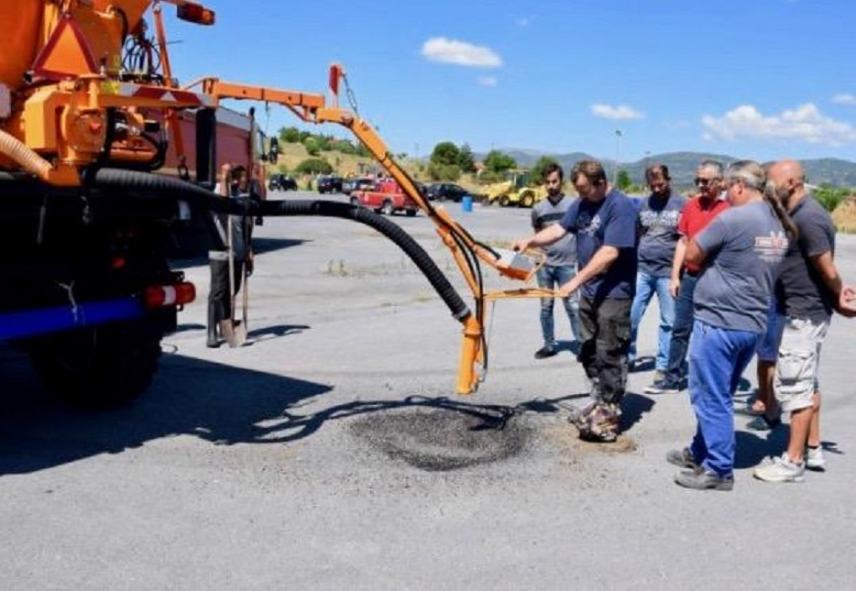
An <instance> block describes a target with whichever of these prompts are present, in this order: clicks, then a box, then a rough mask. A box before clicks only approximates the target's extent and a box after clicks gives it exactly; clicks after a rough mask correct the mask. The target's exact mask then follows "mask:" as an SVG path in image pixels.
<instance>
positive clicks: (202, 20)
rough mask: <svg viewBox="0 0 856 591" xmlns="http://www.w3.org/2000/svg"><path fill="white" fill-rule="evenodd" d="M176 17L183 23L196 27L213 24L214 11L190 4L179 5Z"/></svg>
mask: <svg viewBox="0 0 856 591" xmlns="http://www.w3.org/2000/svg"><path fill="white" fill-rule="evenodd" d="M177 16H178V18H180V19H181V20H183V21H187V22H190V23H196V24H198V25H213V24H214V11H213V10H210V9H208V8H205V7H204V6H202V5H200V4H194V3H192V2H188V3H186V4H181V5H179V7H178V14H177Z"/></svg>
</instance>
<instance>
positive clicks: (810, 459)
mask: <svg viewBox="0 0 856 591" xmlns="http://www.w3.org/2000/svg"><path fill="white" fill-rule="evenodd" d="M805 467H806V468H808V469H809V470H817V471H818V472H823V471H824V470H825V469H826V458H824V457H823V450H822V449H821V448H820V446H817V447H815V448H811V447H808V448H806V453H805Z"/></svg>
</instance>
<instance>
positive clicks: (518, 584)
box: [0, 193, 856, 590]
mask: <svg viewBox="0 0 856 591" xmlns="http://www.w3.org/2000/svg"><path fill="white" fill-rule="evenodd" d="M285 196H286V197H287V198H296V196H295V194H294V193H288V194H286V195H285ZM449 207H450V209H453V210H454V212H455V214H456V215H457V216H458V217H459V219H461V220H463V221H464V223H465V224H466V226H467V227H468V228H469V229H470V230H471V231H472V232H473V233H474V234H475V235H476V236H477V237H479V238H481V239H483V240H486V241H489V242H492V243H500V242H503V241H509V240H511V239H513V238H516V237H519V236H521V235H524V234H525V233H527V232H528V223H529V222H528V219H529V218H528V216H529V212H528V211H527V210H504V209H498V208H485V207H481V206H476V209H475V211H474V212H473V213H472V214H461V213H459V207H458V206H457V205H454V204H450V205H449ZM395 220H396V221H397V222H398V223H400V225H401V226H402V227H404V228H405V229H406V230H407V231H409V232H410V233H411V234H412V235H413V236H414V237H415V238H416V239H417V240H419V241H420V242H421V243H422V245H423V246H424V247H425V248H426V249H427V250H428V251H429V253H430V254H431V255H432V256H433V257H434V258H435V260H436V261H437V262H438V264H439V265H440V267H441V268H442V269H444V270H446V272H447V274H448V275H449V277H450V279H452V281H453V282H454V283H455V284H456V285H457V286H458V287H459V288H460V289H461V290H462V293H465V292H464V291H463V289H464V286H463V284H462V282H461V281H460V278H459V277H458V276H457V274H456V272H455V269H454V268H453V267H452V265H451V261H450V259H449V257H448V255H447V253H446V251H445V249H444V248H443V247H442V245H441V244H440V241H439V239H438V238H437V236H436V234H435V233H434V231H433V228H432V226H431V224H430V223H429V222H428V220H427V219H426V218H425V217H424V216H419V217H416V218H412V219H411V218H405V217H403V216H400V217H399V216H396V218H395ZM257 246H258V249H259V251H260V254H259V255H258V258H257V261H256V274H255V276H254V277H253V278H252V279H251V284H250V289H251V297H252V310H251V317H250V323H249V327H250V330H251V335H252V337H253V338H252V344H251V345H250V346H245V347H243V348H240V349H228V348H225V347H223V348H220V349H216V350H210V349H207V348H206V347H205V346H204V339H205V334H204V322H205V302H204V295H205V294H206V293H207V283H208V270H207V266H205V264H204V261H177V262H176V263H177V265H180V266H183V267H184V268H185V269H186V271H187V274H188V276H189V277H190V278H191V280H193V281H194V282H195V283H196V285H197V287H198V290H199V293H200V295H201V297H200V300H199V301H198V302H196V303H194V304H192V305H190V306H188V308H187V309H186V310H185V311H184V312H183V313H182V314H181V316H180V323H181V326H180V327H179V332H177V333H176V334H175V335H172V336H170V337H168V338H167V339H165V341H164V344H163V350H164V356H163V359H162V363H161V368H160V371H159V373H158V375H157V377H156V379H155V382H154V384H153V386H152V388H151V390H150V391H149V392H148V393H147V394H146V395H145V396H143V397H142V398H140V399H139V400H138V401H137V402H136V403H135V404H133V405H131V406H129V407H127V408H123V409H119V410H113V411H103V412H83V411H77V410H73V409H70V408H67V407H65V406H63V405H62V404H60V403H58V402H56V401H55V400H54V399H52V398H51V397H50V396H49V395H47V394H46V393H45V392H43V391H42V389H41V388H40V387H39V384H38V382H37V381H36V379H35V376H34V375H33V374H32V371H31V370H30V368H29V365H28V364H27V363H26V360H25V359H24V358H23V357H21V355H19V354H18V353H17V352H15V351H12V350H9V349H0V370H2V380H3V384H4V387H3V392H2V398H3V402H4V407H5V412H4V413H3V414H2V416H0V496H2V498H3V503H2V506H0V522H2V523H3V540H4V543H3V544H0V588H2V589H28V590H29V589H68V588H74V589H187V588H210V589H236V588H237V589H262V588H284V587H286V586H288V587H290V588H297V589H301V588H313V589H315V588H317V589H341V588H348V589H438V588H442V589H453V588H475V589H521V588H535V589H567V588H571V587H574V588H583V589H595V588H599V589H602V588H627V587H631V586H632V587H634V588H639V589H662V588H694V589H714V588H716V589H720V588H740V589H743V588H745V589H750V588H751V589H755V588H758V587H762V586H764V587H767V586H769V587H777V588H785V589H795V588H806V587H809V586H811V587H813V588H815V589H842V588H847V587H849V585H850V584H852V580H853V578H854V576H856V566H854V565H856V561H854V559H856V550H854V547H856V530H854V523H856V506H854V504H853V503H851V502H849V501H847V499H848V498H851V494H852V488H853V486H854V484H856V464H854V462H853V460H852V458H851V456H850V450H851V449H854V448H856V431H854V429H853V427H852V425H853V424H854V422H855V421H856V404H854V394H856V386H854V385H853V382H851V381H850V380H851V379H852V377H851V376H852V372H851V371H850V370H849V369H848V368H849V363H852V358H853V355H852V352H853V348H852V347H853V342H854V341H853V335H854V330H856V323H848V322H847V321H845V320H844V319H842V318H840V317H839V318H837V319H835V321H834V322H833V325H832V328H831V331H830V334H829V337H828V341H827V344H826V346H825V349H824V358H823V363H822V371H821V380H822V384H823V390H824V393H825V400H824V417H823V432H824V437H823V439H824V445H825V447H826V450H827V457H828V460H829V463H828V470H827V472H826V473H811V474H809V475H808V476H807V478H806V481H805V483H803V484H796V485H778V486H777V485H770V484H766V483H762V482H759V481H756V480H754V479H753V478H752V477H751V469H752V467H754V466H755V465H757V464H758V463H759V462H760V461H762V459H763V458H764V457H765V456H767V455H770V454H773V453H777V452H779V451H780V450H781V448H782V446H783V445H784V442H785V441H786V439H787V427H783V428H780V429H777V430H776V431H773V432H772V433H770V432H756V431H752V430H750V429H747V428H746V423H747V422H748V420H749V419H748V418H747V417H744V416H737V418H736V419H735V420H736V425H737V428H738V431H737V444H738V452H737V474H736V486H735V489H734V491H733V492H731V493H720V492H705V493H700V492H695V491H687V490H684V489H681V488H679V487H677V486H675V485H674V484H673V483H672V480H671V479H672V476H673V474H674V472H675V469H674V468H673V467H672V466H670V465H668V464H666V463H665V461H664V455H665V453H666V452H667V451H668V450H669V449H670V448H673V447H676V446H681V445H684V444H686V443H687V441H688V439H689V437H690V435H691V434H692V432H693V431H694V421H693V416H692V411H691V409H690V407H689V404H688V401H687V398H686V395H685V394H681V395H676V396H668V397H649V396H645V395H643V394H642V391H643V388H644V387H645V386H646V385H647V384H648V383H649V382H650V380H651V372H650V370H649V371H642V372H637V373H634V374H632V375H631V378H630V388H629V393H628V396H627V399H626V405H625V415H624V418H623V420H624V423H625V427H626V432H625V434H624V435H623V436H622V438H621V439H620V440H619V441H618V442H617V443H615V444H611V445H605V446H603V445H602V446H598V445H595V444H588V443H583V442H581V441H579V439H578V438H577V437H576V432H575V430H574V429H573V428H571V427H570V426H569V425H568V424H567V420H566V418H567V414H568V409H569V408H570V405H572V404H578V403H579V401H580V399H581V398H582V397H583V396H584V393H585V391H586V384H585V380H584V379H583V373H582V370H581V368H580V367H579V366H578V365H577V363H576V362H575V361H574V359H573V357H572V355H571V354H570V352H569V351H568V350H567V348H566V349H565V350H563V351H562V353H561V354H560V355H558V356H557V357H554V358H552V359H548V360H544V361H535V360H534V359H533V358H532V353H533V352H534V351H535V350H536V349H537V348H538V346H539V345H540V343H539V340H540V328H539V323H538V304H537V302H535V301H532V300H525V301H503V302H500V303H498V304H497V305H496V307H495V309H490V310H489V311H490V312H491V313H492V317H493V322H492V329H491V336H490V352H491V369H490V371H489V373H488V375H487V379H486V381H485V382H484V383H483V384H482V386H481V388H480V389H479V391H478V393H477V394H475V395H473V396H469V397H459V396H456V395H454V393H453V389H454V381H455V372H456V365H457V355H458V347H459V345H460V328H459V326H458V325H457V323H456V322H455V321H454V320H453V319H452V318H451V317H450V316H449V314H448V311H447V310H446V309H445V307H444V306H443V304H442V303H441V302H440V301H439V299H438V298H436V297H435V296H434V294H433V292H432V290H431V288H430V286H429V285H428V283H427V282H426V281H425V280H424V278H423V277H422V276H421V275H420V274H419V272H418V271H417V270H416V269H415V267H414V266H413V265H412V264H411V263H410V262H409V261H408V260H406V259H405V258H404V256H403V255H402V254H401V253H400V252H399V251H397V250H396V249H395V247H394V246H393V245H392V244H391V243H389V242H388V241H386V240H385V239H383V238H381V237H379V236H378V235H377V234H375V233H374V232H373V231H372V230H370V229H368V228H366V227H363V226H359V225H355V224H353V223H348V222H344V221H338V220H328V219H311V218H306V219H294V218H292V219H280V220H268V221H266V222H265V225H264V226H262V227H260V228H258V232H257ZM838 260H839V265H840V268H841V269H842V271H843V273H844V275H845V278H846V279H849V280H850V281H851V282H856V239H854V237H852V236H839V253H838ZM487 274H488V277H489V283H490V284H491V285H494V286H497V285H501V284H502V282H501V281H500V280H498V279H496V278H495V277H494V274H492V273H491V272H490V271H488V272H487ZM559 308H560V307H557V310H556V313H557V315H558V314H560V313H561V314H563V313H564V312H563V311H561V310H560V309H559ZM656 317H657V313H656V305H655V304H652V308H651V309H650V310H649V312H648V314H647V315H646V317H645V321H644V323H643V326H642V329H641V331H640V333H641V336H640V351H641V354H643V355H653V353H654V347H655V343H656ZM557 330H558V333H559V336H560V338H564V339H568V338H569V329H568V327H567V323H566V322H564V321H563V319H562V318H561V317H558V318H557ZM746 378H747V381H746V383H745V384H744V385H743V390H742V391H741V392H739V393H738V399H739V400H738V401H737V402H738V404H742V403H744V402H745V399H746V398H747V397H748V396H749V394H750V391H751V389H752V388H754V381H755V380H754V368H750V370H749V371H747V375H746ZM847 581H851V583H847Z"/></svg>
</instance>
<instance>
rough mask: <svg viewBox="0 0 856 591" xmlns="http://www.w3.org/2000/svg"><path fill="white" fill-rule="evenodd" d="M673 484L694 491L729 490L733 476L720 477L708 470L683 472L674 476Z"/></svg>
mask: <svg viewBox="0 0 856 591" xmlns="http://www.w3.org/2000/svg"><path fill="white" fill-rule="evenodd" d="M675 482H676V483H677V484H680V485H681V486H683V487H684V488H692V489H695V490H731V489H733V488H734V476H732V475H728V476H720V475H719V474H717V473H716V472H712V471H710V470H692V471H690V470H685V471H683V472H681V473H679V474H675Z"/></svg>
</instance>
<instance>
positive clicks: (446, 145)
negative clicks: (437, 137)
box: [431, 142, 461, 166]
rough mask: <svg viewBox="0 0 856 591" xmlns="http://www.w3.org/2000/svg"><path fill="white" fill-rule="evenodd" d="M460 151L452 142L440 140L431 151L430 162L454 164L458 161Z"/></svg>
mask: <svg viewBox="0 0 856 591" xmlns="http://www.w3.org/2000/svg"><path fill="white" fill-rule="evenodd" d="M460 158H461V151H460V150H459V149H458V146H456V145H455V144H453V143H452V142H440V143H439V144H437V145H436V146H434V151H433V152H431V163H432V164H440V165H447V166H448V165H455V166H457V165H458V163H459V162H460Z"/></svg>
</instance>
